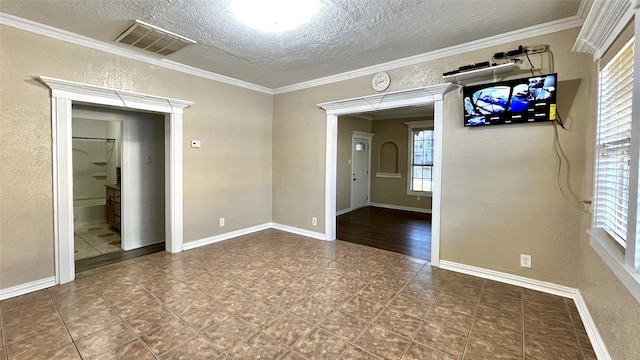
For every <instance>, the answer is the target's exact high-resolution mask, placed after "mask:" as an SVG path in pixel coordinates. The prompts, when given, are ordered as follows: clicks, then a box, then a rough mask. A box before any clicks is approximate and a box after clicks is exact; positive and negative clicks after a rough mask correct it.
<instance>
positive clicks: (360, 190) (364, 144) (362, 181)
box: [351, 137, 370, 209]
mask: <svg viewBox="0 0 640 360" xmlns="http://www.w3.org/2000/svg"><path fill="white" fill-rule="evenodd" d="M369 146H370V140H369V139H362V138H356V137H354V138H353V144H352V147H353V148H352V159H353V160H352V162H351V180H352V182H351V208H352V209H357V208H361V207H364V206H367V205H368V203H369V164H370V162H369V154H370V147H369Z"/></svg>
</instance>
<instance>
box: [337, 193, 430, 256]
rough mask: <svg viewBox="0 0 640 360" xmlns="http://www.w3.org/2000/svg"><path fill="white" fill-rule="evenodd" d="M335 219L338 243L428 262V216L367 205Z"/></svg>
mask: <svg viewBox="0 0 640 360" xmlns="http://www.w3.org/2000/svg"><path fill="white" fill-rule="evenodd" d="M336 220H337V221H336V222H337V238H338V240H344V241H348V242H352V243H356V244H362V245H367V246H372V247H375V248H379V249H384V250H389V251H393V252H397V253H400V254H404V255H409V256H413V257H416V258H419V259H424V260H430V259H431V214H423V213H416V212H411V211H400V210H390V209H383V208H377V207H372V206H368V207H364V208H361V209H358V210H354V211H352V212H350V213H347V214H344V215H340V216H338V217H337V219H336Z"/></svg>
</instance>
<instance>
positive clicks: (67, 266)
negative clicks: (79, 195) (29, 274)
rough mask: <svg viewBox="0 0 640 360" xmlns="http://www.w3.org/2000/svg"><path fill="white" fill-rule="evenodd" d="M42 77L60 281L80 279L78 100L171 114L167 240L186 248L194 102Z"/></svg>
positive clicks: (167, 154)
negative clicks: (185, 155) (188, 138)
mask: <svg viewBox="0 0 640 360" xmlns="http://www.w3.org/2000/svg"><path fill="white" fill-rule="evenodd" d="M38 80H39V81H40V82H42V83H43V84H45V85H46V86H47V87H49V88H50V89H51V124H52V150H53V227H54V232H53V237H54V253H55V278H56V284H64V283H68V282H71V281H73V279H74V278H75V263H74V243H73V162H72V146H71V133H72V131H71V129H72V127H71V124H72V123H71V122H72V104H73V103H80V104H87V105H106V106H110V107H113V108H120V109H135V110H144V111H153V112H158V113H163V114H164V115H165V244H166V250H167V251H169V252H174V253H175V252H180V251H182V247H183V238H182V236H183V215H182V210H183V208H182V206H183V190H182V188H183V179H182V114H183V111H184V109H185V108H187V107H189V106H191V105H192V104H193V102H190V101H185V100H177V99H171V98H165V97H159V96H154V95H147V94H141V93H135V92H129V91H123V90H117V89H110V88H106V87H102V86H95V85H89V84H82V83H77V82H73V81H67V80H60V79H55V78H50V77H46V76H40V77H38Z"/></svg>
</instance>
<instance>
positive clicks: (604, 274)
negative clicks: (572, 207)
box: [577, 36, 640, 360]
mask: <svg viewBox="0 0 640 360" xmlns="http://www.w3.org/2000/svg"><path fill="white" fill-rule="evenodd" d="M620 38H623V40H624V41H621V39H620ZM620 38H619V39H618V41H617V42H616V43H615V44H614V45H613V46H612V47H611V50H609V52H608V53H607V54H606V55H605V57H610V56H612V55H611V53H615V52H616V51H617V50H619V49H620V47H618V45H620V46H622V44H621V43H625V42H626V39H628V37H626V38H624V37H623V36H621V37H620ZM591 65H592V66H591V69H590V71H591V75H592V76H591V77H590V79H589V89H590V91H589V94H588V95H587V96H588V98H589V99H595V98H596V95H597V92H596V91H597V79H598V77H597V66H596V64H595V63H592V64H591ZM587 107H588V109H589V111H590V112H591V113H592V114H593V117H594V118H595V114H596V111H597V108H596V102H595V101H591V102H590V103H589V104H588V106H587ZM594 144H595V127H593V126H592V127H590V128H588V129H587V131H586V142H585V150H584V151H585V154H586V159H585V161H586V162H585V166H584V188H585V189H591V188H592V186H593V165H594V158H593V155H594ZM581 223H582V229H583V230H586V229H590V228H591V213H584V214H582V222H581ZM580 235H581V236H580V254H579V268H578V285H577V287H578V288H579V289H580V292H581V293H582V296H583V297H584V299H585V301H586V303H587V306H588V307H589V312H590V313H591V317H592V318H593V320H594V322H595V323H596V325H597V327H598V331H599V332H600V335H601V336H602V338H603V339H604V341H605V345H606V346H607V349H608V350H609V354H610V355H611V357H612V359H614V360H617V359H619V360H640V352H639V351H638V347H639V346H640V326H639V324H640V303H638V301H637V300H636V299H635V298H634V297H633V295H631V293H629V291H628V290H627V289H626V288H625V287H624V285H623V284H622V283H621V282H620V281H619V280H618V278H617V277H616V276H615V275H614V274H613V272H612V271H611V270H610V269H609V267H608V266H607V265H606V264H605V263H604V262H603V261H602V260H601V259H600V256H599V255H598V254H597V253H596V252H595V251H594V250H593V248H592V247H591V245H590V244H589V236H588V234H587V233H586V231H581V233H580Z"/></svg>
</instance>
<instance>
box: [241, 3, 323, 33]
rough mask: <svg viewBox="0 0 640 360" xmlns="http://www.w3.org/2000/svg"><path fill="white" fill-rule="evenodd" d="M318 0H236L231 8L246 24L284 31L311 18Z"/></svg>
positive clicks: (261, 28)
mask: <svg viewBox="0 0 640 360" xmlns="http://www.w3.org/2000/svg"><path fill="white" fill-rule="evenodd" d="M318 7H319V5H318V0H234V1H233V4H232V5H231V9H232V10H233V12H234V13H235V15H236V16H237V17H238V18H239V19H240V20H241V21H242V22H244V23H245V24H247V25H249V26H251V27H253V28H256V29H258V30H261V31H265V32H283V31H288V30H292V29H295V28H297V27H298V26H300V25H302V24H304V23H306V22H308V21H309V20H311V18H312V17H313V15H314V14H315V13H316V12H317V11H318Z"/></svg>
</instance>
